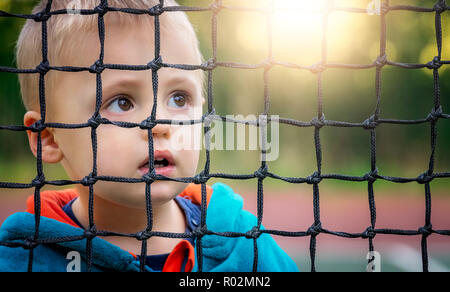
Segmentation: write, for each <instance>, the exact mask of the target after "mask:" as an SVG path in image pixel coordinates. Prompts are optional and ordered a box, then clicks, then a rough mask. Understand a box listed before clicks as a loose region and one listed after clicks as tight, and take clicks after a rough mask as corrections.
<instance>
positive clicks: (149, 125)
mask: <svg viewBox="0 0 450 292" xmlns="http://www.w3.org/2000/svg"><path fill="white" fill-rule="evenodd" d="M156 125H157V123H156V122H154V121H152V119H151V117H150V118H148V119H145V120H143V121H142V122H141V124H140V125H139V128H141V129H142V130H151V129H153V128H154V127H156Z"/></svg>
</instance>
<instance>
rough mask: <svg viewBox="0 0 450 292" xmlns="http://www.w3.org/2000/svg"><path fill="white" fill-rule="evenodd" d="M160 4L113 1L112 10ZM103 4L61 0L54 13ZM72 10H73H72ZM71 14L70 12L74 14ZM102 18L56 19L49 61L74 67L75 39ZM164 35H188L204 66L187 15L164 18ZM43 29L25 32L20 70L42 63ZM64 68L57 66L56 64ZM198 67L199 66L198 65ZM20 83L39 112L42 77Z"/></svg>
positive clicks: (33, 25) (137, 20) (118, 16)
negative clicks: (74, 37)
mask: <svg viewBox="0 0 450 292" xmlns="http://www.w3.org/2000/svg"><path fill="white" fill-rule="evenodd" d="M47 2H48V0H41V1H40V2H39V3H38V4H37V5H36V6H35V7H34V9H33V11H32V13H33V14H37V13H39V12H42V11H43V10H44V9H45V8H46V5H47ZM159 3H160V2H159V0H109V1H108V7H115V8H132V9H146V10H148V9H150V8H152V7H155V6H156V5H157V4H159ZM99 4H100V0H57V1H53V3H52V7H51V11H55V10H64V9H68V12H69V11H70V10H72V11H74V10H76V9H94V8H95V7H97V5H99ZM164 6H165V7H167V6H178V4H177V2H176V1H175V0H165V1H164ZM69 9H70V10H69ZM72 11H70V12H72ZM97 17H98V16H97V15H96V14H93V15H77V14H63V15H52V16H51V17H50V19H49V20H48V22H47V36H48V38H47V39H48V44H49V45H48V59H49V60H50V62H51V63H52V64H50V65H53V66H71V64H67V63H68V62H70V58H72V59H74V58H76V54H73V53H74V51H73V50H75V48H74V46H71V45H67V44H68V43H69V41H70V39H73V35H82V33H83V32H86V31H93V30H96V29H97V25H98V18H97ZM160 18H161V21H160V23H161V25H160V29H161V31H164V30H169V29H170V30H171V31H177V32H185V33H184V34H183V36H184V37H188V38H190V39H189V40H190V41H191V40H192V42H191V43H192V44H193V48H194V51H195V52H196V59H197V60H198V62H199V64H201V63H202V62H203V57H202V54H201V52H200V49H199V43H198V39H197V36H196V33H195V30H194V28H193V26H192V24H191V22H190V21H189V20H188V17H187V15H186V14H185V13H184V12H179V11H177V12H166V13H163V14H162V15H161V16H160ZM105 19H113V20H114V21H115V22H118V23H119V24H142V21H147V23H146V24H149V25H152V26H154V24H153V17H148V15H147V17H139V15H135V14H131V13H123V12H108V13H107V14H106V15H105ZM41 27H42V25H41V23H39V22H36V21H34V20H31V19H29V20H27V21H26V23H25V25H24V26H23V28H22V31H21V33H20V36H19V39H18V41H17V45H16V60H17V66H18V68H20V69H34V68H36V67H37V66H38V65H39V64H40V63H41V62H42V28H41ZM56 60H57V61H59V62H61V60H63V63H62V64H53V62H55V61H56ZM197 65H198V64H197ZM54 73H55V71H49V72H48V73H47V75H46V82H45V85H46V89H47V90H48V89H51V88H52V86H54V83H55V82H54V79H55V78H54ZM200 75H201V77H200V80H201V81H200V82H201V83H202V84H203V78H204V77H203V72H200ZM19 82H20V88H21V94H22V101H23V103H24V105H25V107H26V109H27V110H38V109H39V90H38V88H39V85H38V84H39V74H37V73H36V74H19Z"/></svg>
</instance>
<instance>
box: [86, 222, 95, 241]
mask: <svg viewBox="0 0 450 292" xmlns="http://www.w3.org/2000/svg"><path fill="white" fill-rule="evenodd" d="M96 236H97V228H96V227H95V225H93V226H92V227H91V228H89V229H87V230H84V237H85V238H86V239H93V238H94V237H96Z"/></svg>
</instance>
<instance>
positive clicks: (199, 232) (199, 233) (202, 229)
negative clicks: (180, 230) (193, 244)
mask: <svg viewBox="0 0 450 292" xmlns="http://www.w3.org/2000/svg"><path fill="white" fill-rule="evenodd" d="M206 234H208V228H206V226H199V227H197V228H196V229H194V230H193V231H192V236H193V237H196V238H202V237H203V236H205V235H206Z"/></svg>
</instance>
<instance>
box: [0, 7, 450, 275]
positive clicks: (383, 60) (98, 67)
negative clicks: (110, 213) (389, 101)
mask: <svg viewBox="0 0 450 292" xmlns="http://www.w3.org/2000/svg"><path fill="white" fill-rule="evenodd" d="M51 6H52V0H48V2H47V5H46V7H45V9H44V10H43V11H41V12H39V13H36V14H12V13H8V12H5V11H0V17H13V18H22V19H32V20H34V21H36V22H40V23H41V24H42V62H41V63H40V64H39V65H38V66H37V67H36V68H35V69H20V68H11V67H3V66H0V72H6V73H13V74H39V101H40V111H41V114H42V120H40V121H37V122H36V123H34V124H33V125H31V126H29V127H25V126H20V125H0V130H5V131H27V130H30V131H33V132H35V133H38V134H39V135H38V143H37V165H36V168H37V175H36V178H35V179H34V180H33V181H32V182H30V183H14V182H0V188H7V189H8V188H11V189H28V188H34V208H35V233H34V236H33V237H31V238H28V239H26V240H24V241H23V242H0V245H1V246H7V247H11V248H19V247H20V248H24V249H27V250H29V261H28V271H30V272H31V271H33V258H34V257H33V250H34V248H36V247H37V246H39V245H41V244H52V243H61V242H68V241H77V240H82V239H87V241H86V242H87V243H86V254H87V269H88V271H91V270H92V252H93V251H92V240H93V239H94V238H95V237H96V236H126V237H133V238H136V239H137V240H140V241H142V249H141V254H142V257H141V262H140V269H141V271H145V261H144V259H145V255H146V254H147V240H148V239H149V238H151V237H152V236H161V237H168V238H185V237H195V238H196V239H197V242H198V249H197V250H198V252H197V264H198V268H199V271H202V270H203V249H202V238H203V237H204V236H205V235H218V236H224V237H245V238H247V239H252V240H253V245H254V249H253V250H254V255H253V271H257V267H258V257H259V251H258V244H257V243H258V238H259V237H260V236H261V235H262V234H272V235H278V236H287V237H308V236H309V237H310V258H311V271H316V263H315V257H316V241H317V237H318V236H319V235H320V234H322V233H323V234H330V235H334V236H339V237H344V238H363V239H368V243H369V251H374V243H373V241H374V238H375V237H376V235H377V234H393V235H401V236H417V235H421V236H422V240H421V248H422V264H423V271H428V248H427V238H428V237H429V236H430V235H431V234H439V235H444V236H449V235H450V230H435V229H433V227H432V222H431V190H430V183H431V182H432V181H433V180H435V179H441V178H443V179H445V178H450V170H449V172H441V173H436V172H434V161H435V150H436V143H437V123H438V121H439V120H440V119H449V118H450V114H446V113H444V112H443V111H442V106H441V101H440V99H441V98H440V92H441V89H440V80H439V69H440V68H441V67H442V66H444V65H449V64H450V60H442V59H441V57H442V23H441V17H442V14H443V13H446V12H447V10H450V7H449V6H448V5H447V3H446V0H438V1H437V3H436V4H435V5H434V6H433V7H432V8H424V7H416V6H407V5H401V6H400V5H399V6H390V5H389V0H383V2H382V7H381V13H380V25H381V35H380V55H379V57H378V58H377V59H376V60H375V61H374V62H373V63H371V64H337V63H329V62H328V60H327V27H328V18H329V14H330V13H331V12H333V11H343V12H347V13H366V12H367V11H366V10H365V9H360V8H353V7H338V6H336V5H334V1H333V0H328V5H327V6H326V8H325V9H324V11H323V22H322V23H323V36H322V59H321V61H320V62H319V63H317V64H313V65H310V66H303V65H298V64H293V63H287V62H282V61H277V60H274V58H273V55H272V24H271V13H272V11H271V10H270V9H263V8H260V7H255V8H251V7H240V6H229V5H224V4H223V3H222V1H221V0H216V1H215V2H214V3H213V4H212V5H210V6H208V7H191V6H174V7H165V6H164V1H163V0H160V3H159V4H158V5H156V6H154V7H150V8H149V9H147V10H139V9H130V8H115V7H110V6H109V5H108V1H107V0H101V2H100V4H99V5H98V6H97V7H95V8H94V9H82V10H81V11H80V12H79V13H80V14H81V15H97V16H98V32H99V41H100V48H101V50H100V55H99V58H98V60H97V61H96V62H95V63H94V64H93V65H92V66H90V67H73V66H52V64H50V63H49V61H48V58H47V53H48V44H47V22H48V20H49V19H50V18H51V17H52V16H53V15H61V14H69V13H70V12H68V11H67V10H65V9H63V10H54V11H52V10H51ZM222 10H238V11H243V10H245V11H252V12H255V13H261V14H263V15H265V16H266V17H267V29H268V33H267V36H268V38H267V43H268V52H269V53H268V56H267V59H266V60H264V61H262V62H261V63H259V64H242V63H233V62H219V61H217V26H218V25H217V17H218V14H219V13H220V12H221V11H222ZM110 11H115V12H121V13H130V14H147V15H151V16H153V17H154V24H155V58H154V60H151V61H150V62H149V63H148V64H144V65H126V64H105V63H104V49H105V48H104V41H105V29H106V28H105V23H104V16H105V14H107V13H108V12H110ZM172 11H210V12H212V19H211V26H212V52H213V53H212V55H213V57H212V59H210V60H208V61H207V62H206V63H204V64H196V65H194V64H167V63H164V61H163V60H162V58H161V55H160V19H159V16H160V15H161V14H163V13H170V12H172ZM391 11H414V12H420V13H434V14H435V33H436V43H437V47H438V55H437V56H436V57H435V58H434V59H433V60H431V61H430V62H429V63H427V64H411V63H398V62H393V61H391V60H389V58H388V56H387V55H386V31H387V25H386V16H387V14H388V13H390V12H391ZM274 66H280V67H285V68H293V69H299V70H307V71H310V72H311V73H313V74H316V75H317V102H318V103H317V111H318V112H317V117H315V118H313V119H312V120H311V121H300V120H293V119H288V118H280V119H279V120H277V122H279V123H282V124H287V125H292V126H296V127H314V129H315V130H314V141H315V152H316V161H317V170H316V171H315V172H314V173H313V174H312V175H310V176H309V177H306V178H302V177H283V176H279V175H277V174H275V173H272V172H270V171H269V168H268V165H267V164H266V162H265V160H264V159H262V163H261V166H260V168H259V169H258V170H256V171H255V172H254V173H253V174H248V175H235V174H224V173H210V160H211V158H210V149H209V145H210V139H211V135H210V129H211V128H210V125H211V122H212V121H213V120H219V121H229V120H228V119H227V118H225V117H222V116H218V115H216V114H215V109H214V102H213V99H214V93H213V89H212V88H213V87H212V84H213V71H214V69H216V68H217V67H228V68H238V69H260V68H263V69H264V75H263V79H264V96H263V97H264V100H263V102H264V112H263V113H262V114H261V117H262V119H260V121H258V122H256V123H255V122H254V121H245V120H233V121H232V122H234V123H244V124H253V125H256V126H258V127H259V128H260V129H263V128H264V127H266V126H267V124H268V123H270V122H271V119H270V116H269V112H270V94H269V79H270V70H271V69H272V68H273V67H274ZM385 66H393V67H399V68H404V69H422V68H428V69H430V70H433V76H434V78H433V79H434V107H433V108H432V109H431V112H430V114H429V115H428V116H427V117H425V118H423V119H417V120H395V119H383V118H381V117H380V101H381V98H382V93H381V92H382V79H381V76H382V71H383V70H382V69H383V67H385ZM167 67H169V68H177V69H182V70H203V71H205V72H206V73H207V100H208V112H207V113H206V114H205V115H204V116H203V117H202V118H201V119H198V120H192V121H190V123H191V124H202V125H203V128H204V134H205V137H206V145H207V147H206V163H205V166H204V169H203V170H202V171H201V173H200V174H198V175H196V176H195V177H185V178H168V177H164V176H162V175H157V174H156V172H155V171H154V161H153V156H154V152H153V136H152V135H151V131H152V129H153V128H154V127H155V126H156V125H157V124H171V123H173V122H177V121H173V120H157V119H156V109H157V99H156V96H157V93H158V70H159V69H161V68H167ZM336 68H340V69H349V70H359V69H369V68H374V69H375V70H376V80H375V85H376V89H375V90H376V93H375V94H376V108H375V111H374V114H373V115H372V116H370V117H369V118H367V119H366V120H365V121H363V122H361V123H350V122H345V121H332V120H327V119H326V118H325V114H324V112H323V90H322V82H323V78H322V73H323V72H324V71H325V70H329V69H336ZM105 69H111V70H132V71H151V74H152V85H153V94H154V105H153V109H152V113H151V116H150V117H148V119H146V120H145V121H143V122H142V123H130V122H116V121H110V120H108V119H105V118H103V117H101V116H100V113H99V110H100V106H101V103H102V72H103V71H104V70H105ZM51 70H54V71H63V72H83V71H87V72H90V73H92V74H96V78H97V79H96V80H97V85H96V88H97V89H96V104H95V110H94V114H93V115H92V117H91V118H90V119H89V120H88V121H86V123H81V124H62V123H46V115H45V114H46V97H45V75H46V74H47V73H48V72H49V71H51ZM179 122H181V121H179ZM183 122H186V121H183ZM423 123H429V124H430V127H431V155H430V159H429V168H428V169H427V170H426V171H425V172H424V173H423V174H421V175H419V176H418V177H416V178H404V177H390V176H383V175H382V174H380V173H379V172H378V168H377V164H376V147H377V143H376V142H377V140H376V129H377V127H378V126H379V125H380V124H402V125H403V124H405V125H406V124H423ZM102 124H110V125H115V126H117V127H122V128H140V129H143V130H147V131H148V133H149V135H148V151H149V155H150V159H149V168H150V172H149V173H148V174H146V175H145V176H143V177H142V178H140V179H136V178H125V177H112V176H99V175H98V174H97V134H96V129H97V128H98V126H100V125H102ZM323 127H357V128H362V129H363V130H367V131H370V158H371V169H370V171H368V173H367V174H364V175H362V176H348V175H341V174H324V173H322V146H321V139H320V130H321V129H322V128H323ZM46 128H64V129H80V128H91V140H92V149H93V167H92V173H90V174H89V175H87V176H86V177H85V178H84V179H82V180H78V181H72V180H54V181H48V180H46V178H45V175H44V171H43V165H42V143H41V133H42V131H44V130H45V129H46ZM261 132H262V133H264V131H261ZM263 141H264V139H263ZM261 152H262V153H261V154H262V157H265V147H263V149H262V151H261ZM267 177H270V178H274V179H279V180H282V181H285V182H289V183H292V184H304V183H306V184H310V185H312V186H313V210H314V218H313V223H312V225H311V227H310V228H309V229H308V230H307V231H298V232H290V231H282V230H268V229H264V230H263V229H261V223H262V220H263V209H264V208H263V201H264V191H263V181H264V179H265V178H267ZM210 178H223V179H236V180H249V179H257V219H258V220H257V225H256V226H254V227H253V228H252V229H251V230H249V231H247V232H244V233H239V232H215V231H213V230H209V229H208V227H207V225H206V212H207V205H206V199H207V198H206V183H207V182H208V180H209V179H210ZM324 179H333V180H344V181H354V182H367V184H368V202H369V211H370V219H371V225H370V226H369V227H367V229H366V230H364V231H362V232H361V233H347V232H342V231H331V230H327V229H326V228H324V227H323V226H322V223H321V220H320V191H319V184H320V182H321V181H322V180H324ZM157 180H171V181H178V182H185V183H195V184H200V185H201V195H202V203H201V222H200V226H199V227H198V228H197V229H196V230H194V231H193V232H191V233H167V232H156V231H153V230H152V225H153V214H152V205H151V185H152V183H153V182H154V181H157ZM377 180H386V181H390V182H394V183H409V182H417V183H419V184H423V185H424V190H425V222H424V226H421V227H419V228H418V229H417V230H398V229H377V228H376V215H377V213H376V204H375V193H374V188H373V184H374V182H375V181H377ZM98 181H113V182H122V183H145V184H146V189H145V194H146V210H147V227H146V229H145V230H143V231H141V232H138V233H136V234H119V233H114V232H108V231H103V230H97V229H96V226H95V222H94V216H93V214H94V210H93V206H94V196H93V194H94V186H95V183H96V182H98ZM74 184H81V185H83V186H87V187H89V227H88V228H87V229H86V230H85V231H84V234H83V235H82V236H69V237H63V238H46V239H42V238H39V224H40V215H41V200H40V191H41V189H42V188H43V187H44V186H45V185H54V186H66V185H74ZM369 261H370V260H369Z"/></svg>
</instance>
